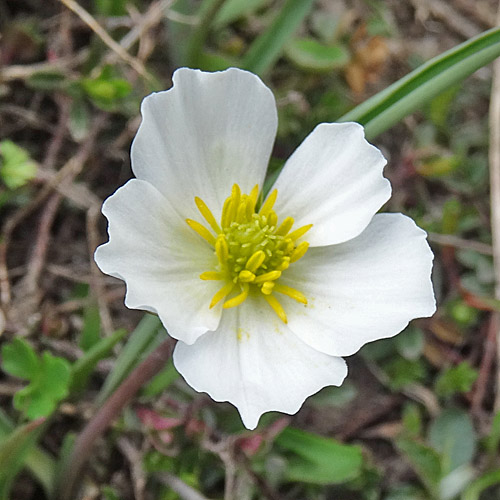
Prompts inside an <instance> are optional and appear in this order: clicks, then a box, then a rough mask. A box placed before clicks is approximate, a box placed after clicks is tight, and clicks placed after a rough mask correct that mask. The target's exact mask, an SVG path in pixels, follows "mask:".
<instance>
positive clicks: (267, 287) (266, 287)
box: [260, 281, 276, 295]
mask: <svg viewBox="0 0 500 500" xmlns="http://www.w3.org/2000/svg"><path fill="white" fill-rule="evenodd" d="M275 285H276V283H275V282H274V281H265V282H264V283H263V284H262V288H261V289H260V291H261V292H262V293H263V294H264V295H270V294H271V293H272V291H273V288H274V286H275Z"/></svg>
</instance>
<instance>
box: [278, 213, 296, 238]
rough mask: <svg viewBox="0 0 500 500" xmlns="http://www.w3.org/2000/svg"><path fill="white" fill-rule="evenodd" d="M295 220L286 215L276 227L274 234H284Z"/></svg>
mask: <svg viewBox="0 0 500 500" xmlns="http://www.w3.org/2000/svg"><path fill="white" fill-rule="evenodd" d="M294 222H295V221H294V220H293V218H292V217H287V218H286V219H285V220H284V221H283V222H282V223H281V224H280V227H279V228H278V229H276V232H275V233H274V234H277V235H279V236H285V235H287V234H288V231H290V229H292V226H293V223H294Z"/></svg>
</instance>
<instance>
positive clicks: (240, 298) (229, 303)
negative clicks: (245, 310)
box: [222, 283, 250, 309]
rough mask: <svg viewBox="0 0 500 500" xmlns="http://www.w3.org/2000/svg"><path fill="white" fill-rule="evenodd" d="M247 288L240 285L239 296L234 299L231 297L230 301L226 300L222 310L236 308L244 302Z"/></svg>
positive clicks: (244, 285) (245, 284)
mask: <svg viewBox="0 0 500 500" xmlns="http://www.w3.org/2000/svg"><path fill="white" fill-rule="evenodd" d="M249 288H250V287H249V286H248V284H247V283H244V284H243V285H242V289H241V293H240V294H239V295H236V297H233V298H232V299H229V300H227V301H226V302H224V305H223V306H222V307H224V309H229V308H231V307H236V306H239V305H240V304H242V303H243V302H245V299H246V298H247V297H248V290H249Z"/></svg>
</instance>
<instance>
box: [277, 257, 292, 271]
mask: <svg viewBox="0 0 500 500" xmlns="http://www.w3.org/2000/svg"><path fill="white" fill-rule="evenodd" d="M289 267H290V257H283V260H282V261H281V264H279V265H278V266H276V267H275V269H276V271H284V270H285V269H288V268H289Z"/></svg>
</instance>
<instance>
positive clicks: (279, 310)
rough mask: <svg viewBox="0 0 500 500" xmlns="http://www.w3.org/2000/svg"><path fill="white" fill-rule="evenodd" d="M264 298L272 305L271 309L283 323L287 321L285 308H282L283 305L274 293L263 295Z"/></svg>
mask: <svg viewBox="0 0 500 500" xmlns="http://www.w3.org/2000/svg"><path fill="white" fill-rule="evenodd" d="M264 298H265V299H266V300H267V303H268V304H269V305H270V306H271V307H272V309H273V311H274V312H275V313H276V314H277V315H278V318H279V319H280V320H281V321H283V323H285V324H286V323H288V320H287V318H286V314H285V310H284V309H283V306H282V305H281V304H280V303H279V302H278V299H277V298H276V297H275V296H274V295H264Z"/></svg>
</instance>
